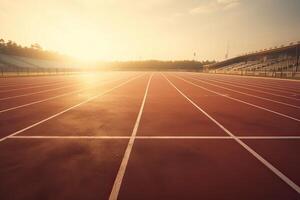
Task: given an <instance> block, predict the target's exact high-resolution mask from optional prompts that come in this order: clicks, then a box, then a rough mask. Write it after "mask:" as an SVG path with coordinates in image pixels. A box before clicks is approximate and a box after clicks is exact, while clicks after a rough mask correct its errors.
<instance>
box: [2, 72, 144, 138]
mask: <svg viewBox="0 0 300 200" xmlns="http://www.w3.org/2000/svg"><path fill="white" fill-rule="evenodd" d="M141 76H143V74H142V75H138V76H135V77H133V78H130V79H128V80H127V81H125V82H123V83H121V84H119V85H117V86H115V87H113V88H111V89H108V90H106V91H104V92H102V93H100V94H98V95H95V96H92V97H90V98H88V99H86V100H84V101H82V102H80V103H78V104H76V105H74V106H71V107H69V108H67V109H65V110H63V111H61V112H58V113H56V114H54V115H52V116H50V117H47V118H45V119H43V120H41V121H39V122H36V123H34V124H32V125H30V126H27V127H25V128H23V129H21V130H18V131H16V132H14V133H12V134H9V135H7V136H5V137H3V138H1V139H0V142H2V141H4V140H6V139H8V138H10V137H12V136H15V135H17V134H20V133H22V132H24V131H27V130H29V129H31V128H33V127H36V126H38V125H40V124H42V123H44V122H46V121H49V120H50V119H53V118H55V117H58V116H60V115H62V114H64V113H66V112H68V111H70V110H73V109H74V108H77V107H79V106H81V105H83V104H86V103H88V102H90V101H92V100H94V99H97V98H99V97H101V96H104V95H106V94H107V93H110V92H111V91H113V90H115V89H117V88H119V87H121V86H123V85H125V84H127V83H129V82H131V81H133V80H135V79H137V78H139V77H141Z"/></svg>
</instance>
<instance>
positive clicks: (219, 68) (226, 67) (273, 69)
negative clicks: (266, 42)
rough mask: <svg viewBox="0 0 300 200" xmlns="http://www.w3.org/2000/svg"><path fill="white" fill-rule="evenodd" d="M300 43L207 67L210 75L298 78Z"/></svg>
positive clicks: (238, 57) (246, 55) (299, 75)
mask: <svg viewBox="0 0 300 200" xmlns="http://www.w3.org/2000/svg"><path fill="white" fill-rule="evenodd" d="M299 51H300V42H298V43H296V44H293V43H290V44H289V45H288V46H281V47H279V48H272V49H268V50H263V51H260V52H255V53H250V54H245V55H242V56H237V57H234V58H231V59H228V60H224V61H222V62H218V63H215V64H213V65H210V66H208V68H207V69H206V71H208V72H210V73H223V74H239V75H254V76H271V77H295V78H298V77H299V78H300V72H299V71H300V67H299V61H300V55H299V53H300V52H299Z"/></svg>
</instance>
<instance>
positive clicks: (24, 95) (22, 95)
mask: <svg viewBox="0 0 300 200" xmlns="http://www.w3.org/2000/svg"><path fill="white" fill-rule="evenodd" d="M75 85H79V83H75V84H71V85H68V86H63V87H58V88H53V89H49V90H42V91H38V92H31V93H26V94H20V95H16V96H10V97H4V98H0V101H4V100H8V99H15V98H20V97H27V96H31V95H35V94H41V93H46V92H50V91H55V90H60V89H64V88H69V87H72V86H75Z"/></svg>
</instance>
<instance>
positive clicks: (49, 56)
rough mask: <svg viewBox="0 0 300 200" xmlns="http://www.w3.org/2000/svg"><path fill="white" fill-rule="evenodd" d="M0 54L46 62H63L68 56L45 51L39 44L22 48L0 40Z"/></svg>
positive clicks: (10, 41)
mask: <svg viewBox="0 0 300 200" xmlns="http://www.w3.org/2000/svg"><path fill="white" fill-rule="evenodd" d="M0 53H2V54H7V55H14V56H24V57H29V58H36V59H45V60H63V59H65V58H66V56H64V55H61V54H59V53H57V52H53V51H45V50H43V48H42V47H41V45H39V44H38V43H35V44H32V45H31V46H30V47H26V46H21V45H19V44H17V43H16V42H14V41H12V40H8V41H5V40H4V39H0Z"/></svg>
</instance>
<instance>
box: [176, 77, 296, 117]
mask: <svg viewBox="0 0 300 200" xmlns="http://www.w3.org/2000/svg"><path fill="white" fill-rule="evenodd" d="M173 76H174V77H176V78H177V79H180V80H183V81H184V82H187V83H189V84H191V85H194V86H196V87H199V88H201V89H203V90H206V91H209V92H212V93H214V94H217V95H220V96H222V97H225V98H228V99H231V100H234V101H237V102H240V103H244V104H247V105H249V106H252V107H255V108H259V109H261V110H265V111H268V112H271V113H273V114H276V115H279V116H282V117H285V118H288V119H291V120H294V121H297V122H300V119H297V118H295V117H292V116H289V115H286V114H283V113H279V112H276V111H274V110H270V109H268V108H265V107H262V106H258V105H255V104H252V103H249V102H246V101H243V100H240V99H237V98H234V97H231V96H228V95H224V94H221V93H219V92H216V91H213V90H210V89H207V88H205V87H202V86H200V85H197V84H195V83H193V82H191V81H188V80H185V79H183V78H181V77H179V76H177V75H173Z"/></svg>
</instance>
